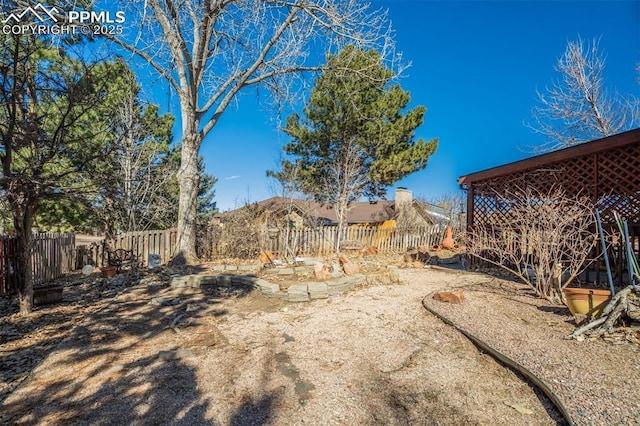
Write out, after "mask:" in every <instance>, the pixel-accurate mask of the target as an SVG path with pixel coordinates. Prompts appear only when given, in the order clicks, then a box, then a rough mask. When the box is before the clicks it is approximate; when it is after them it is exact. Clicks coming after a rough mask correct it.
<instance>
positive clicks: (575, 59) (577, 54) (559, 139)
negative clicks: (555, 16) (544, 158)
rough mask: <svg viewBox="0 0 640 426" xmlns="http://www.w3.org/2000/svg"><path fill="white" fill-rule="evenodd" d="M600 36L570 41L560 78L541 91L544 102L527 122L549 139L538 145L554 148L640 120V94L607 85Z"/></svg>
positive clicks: (626, 127)
mask: <svg viewBox="0 0 640 426" xmlns="http://www.w3.org/2000/svg"><path fill="white" fill-rule="evenodd" d="M598 42H599V40H598V39H593V40H592V41H591V42H590V43H589V42H586V43H585V42H584V41H583V40H582V39H580V38H579V39H578V40H577V41H570V42H569V43H568V44H567V49H566V50H565V52H564V54H563V55H562V57H560V58H559V59H558V63H557V64H556V67H555V70H556V72H557V73H558V74H559V75H560V81H556V82H554V83H553V85H552V86H551V87H550V88H547V89H546V92H545V93H542V92H537V96H538V103H539V105H538V106H536V107H535V108H533V111H532V115H533V120H534V122H533V123H532V124H528V126H529V127H530V128H531V129H533V130H534V131H535V132H536V133H539V134H541V135H543V136H544V137H545V138H546V142H545V143H544V144H542V145H540V146H537V147H533V151H535V152H546V151H554V150H557V149H561V148H566V147H569V146H573V145H577V144H580V143H583V142H586V141H589V140H592V139H597V138H601V137H605V136H609V135H613V134H616V133H620V132H622V131H625V130H629V129H632V128H634V127H636V126H637V125H638V119H639V117H640V105H639V102H638V100H637V99H635V98H634V97H631V96H623V95H621V94H619V93H617V92H615V91H613V90H610V89H608V88H607V87H606V86H605V77H604V70H605V56H604V54H603V53H602V52H601V51H599V47H598Z"/></svg>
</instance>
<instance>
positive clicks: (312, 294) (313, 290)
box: [307, 282, 329, 300]
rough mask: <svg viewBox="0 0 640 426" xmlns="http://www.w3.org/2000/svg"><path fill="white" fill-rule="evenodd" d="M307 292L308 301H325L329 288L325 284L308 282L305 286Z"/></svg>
mask: <svg viewBox="0 0 640 426" xmlns="http://www.w3.org/2000/svg"><path fill="white" fill-rule="evenodd" d="M307 290H308V291H309V299H310V300H317V299H326V298H327V297H329V286H327V283H318V282H310V283H308V284H307Z"/></svg>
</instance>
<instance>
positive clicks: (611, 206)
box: [598, 144, 640, 224]
mask: <svg viewBox="0 0 640 426" xmlns="http://www.w3.org/2000/svg"><path fill="white" fill-rule="evenodd" d="M598 192H599V195H600V197H599V207H600V209H601V210H602V216H603V221H605V222H612V221H613V212H614V211H617V212H618V213H619V214H620V216H622V218H624V219H626V220H628V221H630V222H632V223H636V224H638V223H640V144H636V145H631V146H627V147H623V148H620V149H616V150H611V151H607V152H604V153H600V154H599V155H598Z"/></svg>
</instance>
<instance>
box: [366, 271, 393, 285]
mask: <svg viewBox="0 0 640 426" xmlns="http://www.w3.org/2000/svg"><path fill="white" fill-rule="evenodd" d="M399 282H400V277H399V276H398V271H397V270H388V271H385V272H381V273H376V274H369V275H367V284H368V285H391V284H398V283H399Z"/></svg>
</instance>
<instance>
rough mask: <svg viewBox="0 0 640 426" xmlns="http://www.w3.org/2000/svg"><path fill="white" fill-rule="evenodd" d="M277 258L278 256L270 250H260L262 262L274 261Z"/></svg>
mask: <svg viewBox="0 0 640 426" xmlns="http://www.w3.org/2000/svg"><path fill="white" fill-rule="evenodd" d="M275 258H276V256H275V255H274V254H273V252H270V251H269V250H265V251H262V252H260V262H261V263H267V262H272V261H273V260H274V259H275Z"/></svg>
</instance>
